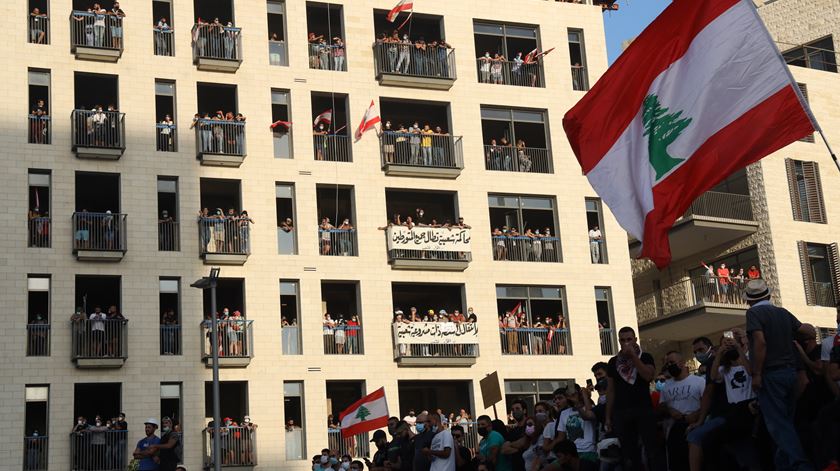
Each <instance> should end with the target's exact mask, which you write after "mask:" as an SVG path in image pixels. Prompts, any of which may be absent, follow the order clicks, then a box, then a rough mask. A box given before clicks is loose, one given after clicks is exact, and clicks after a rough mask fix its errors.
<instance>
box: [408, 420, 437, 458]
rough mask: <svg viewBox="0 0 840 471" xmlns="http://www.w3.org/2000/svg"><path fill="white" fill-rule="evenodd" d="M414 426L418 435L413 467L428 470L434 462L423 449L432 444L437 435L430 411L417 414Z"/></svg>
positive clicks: (415, 442)
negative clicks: (433, 430)
mask: <svg viewBox="0 0 840 471" xmlns="http://www.w3.org/2000/svg"><path fill="white" fill-rule="evenodd" d="M414 428H415V429H416V430H417V435H415V436H414V460H413V462H412V467H411V469H412V470H414V471H424V470H428V469H429V467H430V466H431V463H432V462H431V460H430V459H429V457H428V456H427V455H425V454H424V453H423V449H424V448H429V447H430V446H432V438H434V437H435V434H434V432H432V424H431V421H430V419H429V413H428V412H426V411H423V412H421V413H420V414H418V415H417V423H416V424H415V426H414Z"/></svg>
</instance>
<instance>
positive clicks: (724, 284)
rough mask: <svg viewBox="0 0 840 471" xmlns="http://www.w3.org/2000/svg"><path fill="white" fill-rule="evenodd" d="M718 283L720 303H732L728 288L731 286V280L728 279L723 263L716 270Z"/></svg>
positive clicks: (726, 269)
mask: <svg viewBox="0 0 840 471" xmlns="http://www.w3.org/2000/svg"><path fill="white" fill-rule="evenodd" d="M717 276H718V282H719V283H720V301H719V302H722V303H728V302H732V299H730V296H729V288H730V286H731V285H732V278H730V277H729V268H727V267H726V264H725V263H721V264H720V268H718V269H717Z"/></svg>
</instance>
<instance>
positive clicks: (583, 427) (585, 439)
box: [557, 407, 595, 453]
mask: <svg viewBox="0 0 840 471" xmlns="http://www.w3.org/2000/svg"><path fill="white" fill-rule="evenodd" d="M558 420H559V421H560V424H559V425H558V426H557V429H558V430H559V431H561V432H563V433H565V434H566V439H567V440H571V441H573V442H575V447H576V448H577V451H578V453H594V452H595V422H592V421H590V420H583V418H581V416H580V414H579V413H578V411H577V410H575V409H574V408H572V407H570V408H568V409H565V410H564V411H563V412H561V413H560V418H559V419H558Z"/></svg>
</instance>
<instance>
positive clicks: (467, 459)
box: [455, 446, 472, 471]
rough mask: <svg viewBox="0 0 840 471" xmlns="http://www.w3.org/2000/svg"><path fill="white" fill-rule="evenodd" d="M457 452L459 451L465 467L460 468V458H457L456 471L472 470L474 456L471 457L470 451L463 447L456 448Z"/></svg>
mask: <svg viewBox="0 0 840 471" xmlns="http://www.w3.org/2000/svg"><path fill="white" fill-rule="evenodd" d="M455 449H456V450H458V454H459V455H461V459H462V460H463V461H464V464H463V466H458V464H457V463H458V458H457V457H456V458H455V469H456V470H457V471H469V470H471V469H472V463H471V461H472V456H471V455H470V450H469V449H468V448H465V447H463V446H456V447H455Z"/></svg>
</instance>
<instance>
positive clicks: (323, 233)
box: [318, 216, 356, 257]
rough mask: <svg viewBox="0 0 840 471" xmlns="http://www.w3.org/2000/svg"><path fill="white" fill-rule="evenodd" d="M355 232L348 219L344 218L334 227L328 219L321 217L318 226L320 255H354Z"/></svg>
mask: <svg viewBox="0 0 840 471" xmlns="http://www.w3.org/2000/svg"><path fill="white" fill-rule="evenodd" d="M355 231H356V228H354V227H353V225H352V224H350V218H344V219H343V220H342V221H341V224H339V225H338V227H336V226H334V225H333V224H332V222H331V221H330V218H329V217H327V216H324V217H322V218H321V223H320V224H318V233H319V235H320V237H319V240H320V248H321V255H341V256H345V257H346V256H348V255H354V254H355V252H356V242H355Z"/></svg>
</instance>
